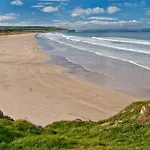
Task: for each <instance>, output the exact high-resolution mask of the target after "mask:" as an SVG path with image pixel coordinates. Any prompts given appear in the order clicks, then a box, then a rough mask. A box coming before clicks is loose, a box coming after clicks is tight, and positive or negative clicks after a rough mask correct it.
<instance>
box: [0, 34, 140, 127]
mask: <svg viewBox="0 0 150 150" xmlns="http://www.w3.org/2000/svg"><path fill="white" fill-rule="evenodd" d="M0 43H1V46H0V47H1V48H0V55H1V58H0V71H1V74H0V95H1V100H0V104H1V106H0V109H2V111H3V112H4V113H5V114H7V115H8V116H11V117H12V118H14V119H27V120H29V121H31V122H33V123H35V124H39V125H47V124H49V123H52V122H55V121H60V120H75V119H82V120H93V121H98V120H101V119H107V118H109V117H111V116H113V115H115V114H116V113H118V112H119V111H120V110H122V109H123V108H124V107H125V106H127V105H129V104H131V103H132V102H135V101H138V100H137V99H136V98H133V97H131V96H128V95H125V94H122V93H119V92H115V91H113V90H111V89H106V88H104V87H101V86H97V85H94V84H91V83H89V82H86V81H83V80H80V79H78V78H75V77H73V76H71V75H69V74H67V73H66V72H64V68H62V67H61V66H57V65H52V64H47V63H42V62H46V61H48V60H49V56H48V55H46V54H45V53H44V50H43V49H42V48H41V46H40V45H38V43H37V41H36V37H35V34H23V35H22V34H21V35H9V36H8V35H7V36H0Z"/></svg>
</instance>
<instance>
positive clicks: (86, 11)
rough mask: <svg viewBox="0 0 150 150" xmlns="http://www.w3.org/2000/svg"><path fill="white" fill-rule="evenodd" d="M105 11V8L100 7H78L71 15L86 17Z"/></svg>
mask: <svg viewBox="0 0 150 150" xmlns="http://www.w3.org/2000/svg"><path fill="white" fill-rule="evenodd" d="M104 12H105V10H104V9H103V8H100V7H95V8H87V9H83V8H80V7H77V8H76V9H74V10H73V11H72V14H71V16H72V17H84V16H88V15H92V14H101V13H104Z"/></svg>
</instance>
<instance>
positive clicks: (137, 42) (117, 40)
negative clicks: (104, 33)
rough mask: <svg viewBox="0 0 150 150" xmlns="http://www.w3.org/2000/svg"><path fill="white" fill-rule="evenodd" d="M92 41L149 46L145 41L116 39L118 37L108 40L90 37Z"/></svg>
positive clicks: (148, 42) (149, 43)
mask: <svg viewBox="0 0 150 150" xmlns="http://www.w3.org/2000/svg"><path fill="white" fill-rule="evenodd" d="M92 38H93V39H97V40H100V41H101V40H102V41H109V42H119V43H130V44H141V45H150V41H147V40H139V39H130V38H118V37H110V38H100V37H92Z"/></svg>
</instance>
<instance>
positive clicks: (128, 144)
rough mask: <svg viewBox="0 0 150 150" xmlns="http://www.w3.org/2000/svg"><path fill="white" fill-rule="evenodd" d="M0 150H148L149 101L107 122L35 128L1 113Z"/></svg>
mask: <svg viewBox="0 0 150 150" xmlns="http://www.w3.org/2000/svg"><path fill="white" fill-rule="evenodd" d="M0 116H1V119H0V150H149V149H150V101H144V102H137V103H134V104H132V105H130V106H128V107H127V108H125V109H124V110H123V111H121V112H120V113H119V114H117V115H116V116H114V117H112V118H109V119H107V120H103V121H99V122H92V121H88V122H85V121H81V120H79V119H78V120H75V121H60V122H54V123H53V124H50V125H47V126H46V127H41V126H36V125H33V124H32V123H30V122H28V121H25V120H16V121H13V120H12V119H11V118H9V117H8V116H3V114H2V113H1V115H0Z"/></svg>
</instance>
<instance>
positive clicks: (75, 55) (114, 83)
mask: <svg viewBox="0 0 150 150" xmlns="http://www.w3.org/2000/svg"><path fill="white" fill-rule="evenodd" d="M37 40H38V42H39V43H40V45H41V46H42V47H44V49H45V51H46V52H47V53H48V55H50V56H51V61H48V62H47V63H50V64H55V65H59V66H62V67H64V68H65V69H66V70H67V71H66V72H68V73H70V74H71V75H73V76H75V77H78V78H79V79H82V80H85V81H88V82H91V83H92V84H96V85H100V86H103V87H105V88H108V89H113V90H115V91H118V92H121V93H125V94H127V95H131V96H133V97H137V98H138V99H145V100H146V99H147V100H148V99H149V98H150V94H149V92H150V88H149V86H150V82H149V80H148V79H149V77H150V74H149V70H146V69H144V68H142V67H139V66H136V65H134V64H132V63H130V62H125V61H121V60H116V59H113V58H107V57H105V56H100V55H97V54H95V53H93V52H89V51H82V50H79V49H77V48H72V47H71V46H70V47H69V46H66V45H65V44H64V45H63V44H60V43H59V42H54V41H53V40H52V41H51V40H48V39H44V38H43V39H42V38H40V36H39V38H37ZM143 77H144V78H143Z"/></svg>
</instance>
